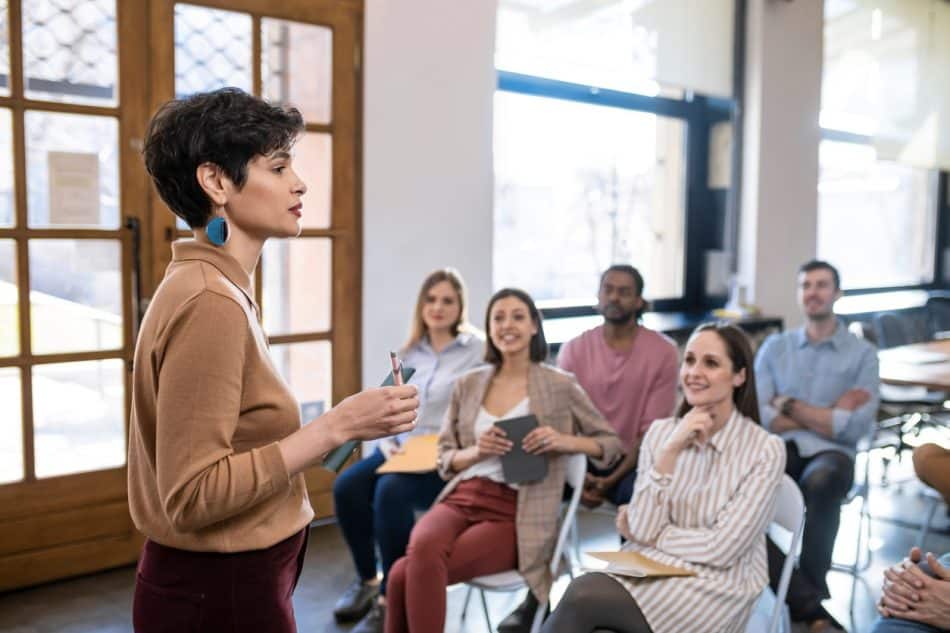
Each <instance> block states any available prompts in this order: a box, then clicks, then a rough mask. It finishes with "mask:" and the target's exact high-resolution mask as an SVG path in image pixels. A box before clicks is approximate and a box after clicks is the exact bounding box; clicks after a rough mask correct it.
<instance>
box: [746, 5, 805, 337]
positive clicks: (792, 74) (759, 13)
mask: <svg viewBox="0 0 950 633" xmlns="http://www.w3.org/2000/svg"><path fill="white" fill-rule="evenodd" d="M822 4H823V3H822V2H819V1H817V0H804V1H800V2H779V1H777V0H749V2H748V14H747V18H748V20H747V28H746V34H747V39H746V66H745V72H746V83H745V93H746V94H745V122H744V127H743V134H744V143H745V148H744V153H743V172H742V176H743V184H742V187H743V190H742V212H741V224H740V237H739V277H740V280H741V282H742V283H743V284H745V285H746V286H747V289H748V295H747V299H748V300H749V301H750V302H751V303H754V304H756V305H758V306H760V307H761V308H762V309H763V310H764V311H765V312H766V313H767V314H770V315H779V316H782V317H784V318H785V324H786V327H794V326H797V325H798V324H800V323H801V315H800V313H799V310H798V306H797V304H796V302H795V277H796V271H797V269H798V266H799V265H800V264H801V263H802V262H804V261H806V260H808V259H811V258H812V257H814V256H815V252H816V246H817V235H818V231H817V221H818V211H817V205H818V142H819V134H820V131H819V127H818V108H819V101H820V96H821V64H822Z"/></svg>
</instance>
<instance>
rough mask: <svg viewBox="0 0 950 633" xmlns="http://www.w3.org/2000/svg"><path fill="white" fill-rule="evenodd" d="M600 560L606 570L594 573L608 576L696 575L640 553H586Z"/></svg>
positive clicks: (602, 569)
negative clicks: (603, 573)
mask: <svg viewBox="0 0 950 633" xmlns="http://www.w3.org/2000/svg"><path fill="white" fill-rule="evenodd" d="M586 554H587V555H588V556H592V557H594V558H596V559H598V560H602V561H605V562H607V563H608V565H607V567H606V568H601V569H596V570H593V571H599V572H606V573H608V574H618V575H620V576H631V577H633V578H647V577H650V576H695V575H696V574H695V573H693V572H691V571H689V570H688V569H683V568H682V567H676V566H674V565H666V564H664V563H661V562H659V561H655V560H653V559H652V558H647V557H646V556H644V555H643V554H641V553H640V552H633V551H620V552H586Z"/></svg>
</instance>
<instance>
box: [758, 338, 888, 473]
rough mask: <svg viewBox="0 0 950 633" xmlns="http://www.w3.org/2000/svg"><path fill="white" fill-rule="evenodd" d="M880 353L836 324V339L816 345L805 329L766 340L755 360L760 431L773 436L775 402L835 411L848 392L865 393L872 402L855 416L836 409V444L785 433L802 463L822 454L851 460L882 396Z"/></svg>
mask: <svg viewBox="0 0 950 633" xmlns="http://www.w3.org/2000/svg"><path fill="white" fill-rule="evenodd" d="M879 380H880V379H879V376H878V365H877V351H876V350H875V349H874V347H873V346H872V345H871V344H870V343H868V342H867V341H864V340H862V339H859V338H857V337H856V336H854V335H853V334H851V333H850V332H848V330H847V328H845V326H844V324H843V323H841V322H840V321H839V322H838V327H837V329H836V330H835V333H834V334H833V335H832V336H831V337H830V338H827V339H825V340H823V341H820V342H818V343H814V342H812V341H809V340H808V335H807V334H806V333H805V329H804V328H801V329H798V330H791V331H788V332H782V333H779V334H773V335H772V336H770V337H768V338H767V339H766V340H765V342H764V343H763V344H762V347H761V348H760V349H759V354H758V356H757V357H756V359H755V382H756V391H757V394H758V397H759V412H760V414H761V417H762V426H763V427H765V428H766V429H768V430H771V426H772V420H774V419H775V416H776V415H778V414H779V412H778V411H776V409H775V407H773V406H772V405H771V402H772V398H774V397H775V396H791V397H792V398H795V399H796V400H801V401H803V402H807V403H808V404H810V405H813V406H816V407H834V404H835V402H837V401H838V399H839V398H840V397H841V396H842V395H844V393H845V392H846V391H848V390H849V389H865V390H867V392H868V393H870V394H871V399H870V400H868V401H867V402H866V403H865V404H863V405H862V406H860V407H858V408H857V409H855V410H854V411H848V410H847V409H838V408H836V409H834V411H833V412H832V421H831V425H832V434H833V436H832V438H830V439H829V438H826V437H824V436H822V435H819V434H818V433H816V432H814V431H809V430H803V429H797V430H794V431H786V432H785V433H782V434H781V436H782V438H783V439H789V440H792V441H793V442H795V444H796V445H797V446H798V452H799V454H800V455H801V456H802V457H811V456H812V455H815V454H816V453H820V452H821V451H828V450H833V451H840V452H842V453H845V454H847V455H850V456H851V457H852V458H853V457H854V454H855V446H856V445H857V443H858V440H860V439H861V438H862V437H864V436H866V435H867V434H868V433H870V431H871V428H872V426H873V425H874V423H875V419H876V417H877V409H878V404H879V402H880V395H879V394H878V386H879Z"/></svg>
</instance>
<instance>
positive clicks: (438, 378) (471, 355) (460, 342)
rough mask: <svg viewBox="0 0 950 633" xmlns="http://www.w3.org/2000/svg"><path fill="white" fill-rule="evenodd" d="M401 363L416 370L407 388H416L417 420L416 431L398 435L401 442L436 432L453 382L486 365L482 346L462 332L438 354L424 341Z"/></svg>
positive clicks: (483, 344) (469, 334)
mask: <svg viewBox="0 0 950 633" xmlns="http://www.w3.org/2000/svg"><path fill="white" fill-rule="evenodd" d="M402 362H403V365H405V366H406V367H413V368H415V370H416V373H414V374H413V375H412V378H410V379H409V384H410V385H416V386H417V387H419V417H418V419H417V420H416V428H414V429H413V430H412V431H411V432H409V433H408V434H406V433H404V434H403V435H401V436H400V440H403V439H405V438H406V437H407V436H408V435H432V434H435V433H438V432H439V430H440V429H441V428H442V419H443V418H444V417H445V412H446V411H447V410H448V408H449V399H450V398H451V397H452V387H453V385H455V380H456V379H457V378H458V377H459V376H461V375H462V374H464V373H465V372H466V371H468V370H469V369H472V368H473V367H477V366H478V365H481V364H482V363H484V362H485V343H484V341H482V340H481V339H480V338H478V337H477V336H475V335H473V334H471V333H468V332H461V333H459V335H458V336H457V337H455V340H454V341H452V342H451V343H449V344H448V345H447V346H446V347H445V348H444V349H443V350H442V351H441V352H436V351H435V350H434V349H432V346H431V345H430V344H429V339H428V338H427V337H424V338H423V339H422V340H421V341H419V342H418V343H416V344H415V345H413V346H412V347H410V348H409V350H408V351H407V352H405V356H403V358H402Z"/></svg>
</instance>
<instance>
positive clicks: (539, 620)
mask: <svg viewBox="0 0 950 633" xmlns="http://www.w3.org/2000/svg"><path fill="white" fill-rule="evenodd" d="M528 591H531V590H530V589H528ZM547 610H548V601H547V600H545V601H544V602H540V603H538V609H537V611H535V612H534V619H533V620H532V621H531V633H538V632H539V631H540V630H541V625H542V624H543V623H544V612H545V611H547Z"/></svg>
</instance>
